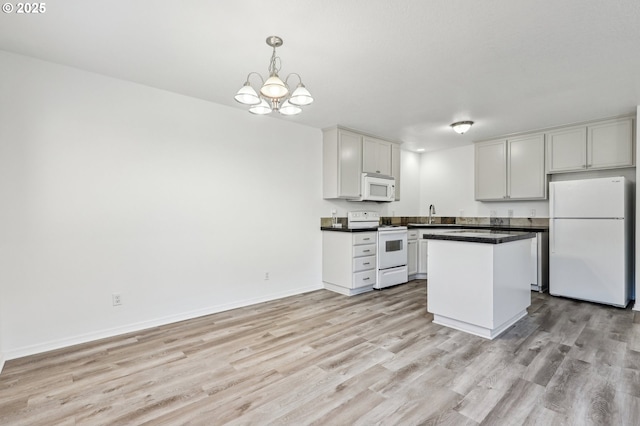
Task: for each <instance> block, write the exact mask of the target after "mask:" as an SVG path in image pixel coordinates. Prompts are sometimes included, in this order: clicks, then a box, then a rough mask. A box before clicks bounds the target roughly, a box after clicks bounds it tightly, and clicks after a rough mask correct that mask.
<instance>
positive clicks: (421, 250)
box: [416, 231, 428, 279]
mask: <svg viewBox="0 0 640 426" xmlns="http://www.w3.org/2000/svg"><path fill="white" fill-rule="evenodd" d="M425 233H426V232H425V231H420V232H419V234H418V273H417V274H416V278H419V279H425V278H427V246H428V240H425V239H424V238H422V236H423V235H424V234H425Z"/></svg>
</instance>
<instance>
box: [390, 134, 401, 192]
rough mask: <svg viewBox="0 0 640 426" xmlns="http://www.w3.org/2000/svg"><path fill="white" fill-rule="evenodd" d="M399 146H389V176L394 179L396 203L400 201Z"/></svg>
mask: <svg viewBox="0 0 640 426" xmlns="http://www.w3.org/2000/svg"><path fill="white" fill-rule="evenodd" d="M400 156H401V153H400V146H399V145H397V144H395V143H394V144H392V145H391V176H393V177H394V178H395V179H396V201H400Z"/></svg>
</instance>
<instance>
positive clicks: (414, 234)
mask: <svg viewBox="0 0 640 426" xmlns="http://www.w3.org/2000/svg"><path fill="white" fill-rule="evenodd" d="M417 239H418V230H417V229H414V230H411V229H410V230H408V231H407V240H417Z"/></svg>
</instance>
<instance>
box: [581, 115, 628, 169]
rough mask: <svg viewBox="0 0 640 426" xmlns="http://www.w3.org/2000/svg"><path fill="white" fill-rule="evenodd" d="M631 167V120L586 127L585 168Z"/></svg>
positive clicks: (612, 121)
mask: <svg viewBox="0 0 640 426" xmlns="http://www.w3.org/2000/svg"><path fill="white" fill-rule="evenodd" d="M630 166H633V120H632V119H631V118H628V119H625V120H610V121H605V122H602V123H600V124H594V125H591V126H588V127H587V167H588V168H593V169H596V168H597V169H604V168H607V169H608V168H615V167H630Z"/></svg>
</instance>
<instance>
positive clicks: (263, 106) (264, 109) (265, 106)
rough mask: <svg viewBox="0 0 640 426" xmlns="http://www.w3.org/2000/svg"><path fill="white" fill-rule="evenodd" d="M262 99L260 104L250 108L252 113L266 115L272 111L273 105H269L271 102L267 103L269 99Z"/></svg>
mask: <svg viewBox="0 0 640 426" xmlns="http://www.w3.org/2000/svg"><path fill="white" fill-rule="evenodd" d="M260 101H261V102H260V103H259V104H258V105H253V106H252V107H251V108H249V112H250V113H251V114H257V115H265V114H269V113H271V105H269V103H267V101H265V100H264V99H260Z"/></svg>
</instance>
